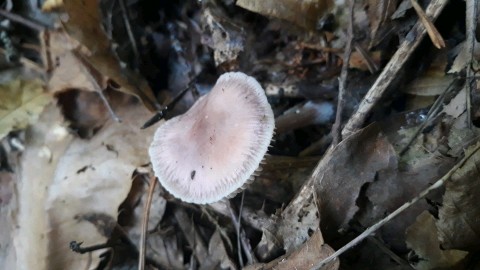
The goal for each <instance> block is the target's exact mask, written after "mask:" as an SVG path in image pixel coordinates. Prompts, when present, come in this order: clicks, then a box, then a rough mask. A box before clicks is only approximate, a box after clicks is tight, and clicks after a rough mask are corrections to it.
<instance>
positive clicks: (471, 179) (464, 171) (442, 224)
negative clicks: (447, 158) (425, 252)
mask: <svg viewBox="0 0 480 270" xmlns="http://www.w3.org/2000/svg"><path fill="white" fill-rule="evenodd" d="M477 145H478V144H477ZM477 145H473V146H471V147H470V148H468V149H467V150H466V151H465V154H466V155H468V153H469V152H471V151H472V149H474V148H475V147H476V146H477ZM479 162H480V152H477V153H475V154H473V156H472V157H471V158H470V159H469V160H468V161H467V162H466V163H465V164H464V165H463V166H462V167H461V168H460V169H458V170H457V171H456V172H455V173H454V174H453V175H452V177H451V179H450V180H449V181H448V182H447V184H446V191H445V194H444V195H443V205H442V207H441V208H440V211H439V220H438V221H437V228H438V234H439V238H440V242H441V244H442V247H443V248H445V249H460V250H466V251H472V250H478V243H479V241H480V234H479V232H480V219H479V218H478V217H479V216H480V208H479V207H478V194H480V171H479V170H478V168H479Z"/></svg>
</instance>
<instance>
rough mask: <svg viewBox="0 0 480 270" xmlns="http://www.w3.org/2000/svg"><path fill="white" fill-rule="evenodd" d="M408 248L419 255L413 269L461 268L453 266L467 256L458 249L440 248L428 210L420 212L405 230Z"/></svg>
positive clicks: (432, 218) (433, 222)
mask: <svg viewBox="0 0 480 270" xmlns="http://www.w3.org/2000/svg"><path fill="white" fill-rule="evenodd" d="M406 241H407V245H408V247H409V248H411V249H412V250H413V251H415V254H416V255H417V256H419V257H420V258H419V260H418V263H416V264H415V269H419V270H423V269H425V270H427V269H461V268H458V266H457V268H455V266H456V265H457V264H458V263H459V262H460V261H461V260H462V259H463V258H465V256H467V254H468V253H467V252H465V251H460V250H442V249H441V247H440V242H439V241H438V232H437V228H436V227H435V218H434V217H433V216H432V215H430V214H429V213H428V212H426V211H424V212H423V213H421V214H420V215H419V216H418V217H417V220H416V221H415V223H414V224H412V225H411V226H410V227H409V228H408V229H407V231H406Z"/></svg>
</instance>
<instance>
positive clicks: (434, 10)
mask: <svg viewBox="0 0 480 270" xmlns="http://www.w3.org/2000/svg"><path fill="white" fill-rule="evenodd" d="M447 3H448V0H432V1H431V2H430V4H429V5H428V8H427V10H426V14H427V15H428V16H429V17H430V18H431V19H432V20H434V19H435V18H437V17H438V15H439V14H440V12H441V11H442V9H443V8H444V7H445V5H446V4H447ZM426 32H427V31H426V29H425V27H424V26H423V24H422V23H421V22H420V21H418V22H417V23H416V24H415V26H414V27H413V28H412V30H410V32H409V33H408V34H407V36H406V38H405V40H404V41H403V42H402V44H401V45H400V47H399V48H398V50H397V52H396V53H395V55H394V56H393V57H392V59H390V62H388V64H387V66H386V67H385V68H384V69H383V71H382V73H381V74H380V75H379V76H378V78H377V80H376V81H375V83H374V84H373V85H372V87H371V88H370V90H369V91H368V93H367V94H366V95H365V97H364V98H363V100H362V102H361V103H360V106H359V107H358V109H357V111H356V112H355V113H354V114H353V115H352V117H351V118H350V119H349V120H348V122H347V124H346V125H345V127H344V128H343V130H342V136H343V137H346V136H348V135H350V134H352V133H353V132H354V131H356V130H357V129H359V128H360V127H361V126H362V125H363V122H364V121H365V119H366V118H367V116H368V115H369V114H370V112H371V111H372V109H373V108H374V107H375V105H376V104H377V102H378V101H379V100H380V99H381V98H382V96H383V94H384V93H385V92H386V90H387V88H388V87H389V86H390V84H391V83H392V82H393V81H394V79H396V77H397V74H398V72H399V71H400V69H401V68H402V67H403V66H404V64H405V63H406V62H407V61H408V59H409V58H410V56H411V55H412V53H413V51H414V50H415V49H416V48H417V47H418V45H419V44H420V42H422V40H423V38H424V37H425V34H426Z"/></svg>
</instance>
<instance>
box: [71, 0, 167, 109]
mask: <svg viewBox="0 0 480 270" xmlns="http://www.w3.org/2000/svg"><path fill="white" fill-rule="evenodd" d="M98 5H99V3H98V1H96V0H86V1H79V0H69V1H64V3H63V10H64V11H65V12H66V13H67V14H68V19H67V20H66V21H63V26H64V28H65V30H66V32H67V33H68V34H69V35H70V36H71V37H73V38H74V39H76V40H78V42H80V43H81V44H82V45H83V46H84V47H85V48H84V50H82V54H81V56H82V57H84V60H85V61H87V62H88V63H90V65H91V66H92V67H94V68H95V69H96V70H97V71H98V72H99V73H100V74H102V75H103V76H105V77H107V78H110V79H112V80H113V81H115V82H116V83H117V84H119V85H120V86H121V87H120V88H119V89H118V90H119V91H121V92H124V93H127V94H130V95H134V96H136V97H138V98H140V100H141V101H142V102H143V104H144V105H145V106H146V107H147V108H148V109H149V110H150V111H157V110H159V108H160V105H159V104H158V102H157V100H156V98H155V96H154V95H153V92H152V90H151V89H150V86H149V85H148V83H147V82H146V80H145V79H144V78H142V77H141V76H140V75H138V74H136V73H134V72H132V71H130V70H128V69H125V68H122V67H121V66H120V63H119V61H118V59H117V58H116V57H115V55H114V54H113V52H112V48H111V43H110V40H109V39H108V38H107V35H106V34H105V32H104V31H103V28H102V26H101V22H102V21H101V20H102V18H101V14H100V9H99V6H98Z"/></svg>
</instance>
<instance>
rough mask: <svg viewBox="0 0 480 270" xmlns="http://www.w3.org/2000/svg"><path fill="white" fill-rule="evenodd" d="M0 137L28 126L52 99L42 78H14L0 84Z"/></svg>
mask: <svg viewBox="0 0 480 270" xmlns="http://www.w3.org/2000/svg"><path fill="white" fill-rule="evenodd" d="M0 100H1V104H0V139H1V138H3V137H5V136H6V135H7V134H8V133H9V132H10V131H12V130H16V129H23V128H26V127H27V126H28V125H29V124H30V123H33V122H35V121H36V120H37V118H38V115H39V114H40V113H41V112H42V111H43V108H44V107H45V106H46V105H47V104H48V103H49V102H51V101H52V97H51V96H50V95H49V94H47V93H45V91H44V87H43V84H42V83H41V81H40V80H29V81H25V80H20V79H17V80H13V81H11V82H10V83H9V84H3V85H0Z"/></svg>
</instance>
